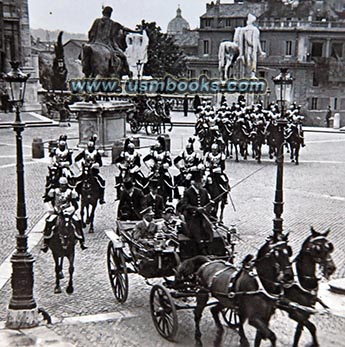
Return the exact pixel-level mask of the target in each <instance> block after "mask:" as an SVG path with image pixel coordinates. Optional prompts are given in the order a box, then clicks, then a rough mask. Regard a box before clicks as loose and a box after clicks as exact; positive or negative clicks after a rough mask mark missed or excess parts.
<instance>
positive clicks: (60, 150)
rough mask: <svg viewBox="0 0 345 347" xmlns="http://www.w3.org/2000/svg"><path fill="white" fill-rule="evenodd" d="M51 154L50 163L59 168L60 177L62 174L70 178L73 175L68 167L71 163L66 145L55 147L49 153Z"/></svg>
mask: <svg viewBox="0 0 345 347" xmlns="http://www.w3.org/2000/svg"><path fill="white" fill-rule="evenodd" d="M51 156H52V164H53V165H54V166H56V167H58V168H59V171H60V175H59V176H60V177H61V176H64V177H67V178H68V179H70V178H71V177H73V173H72V171H71V169H70V166H71V165H72V153H71V151H70V150H69V149H68V148H67V146H64V147H62V146H59V147H57V148H55V149H54V150H53V152H52V154H51Z"/></svg>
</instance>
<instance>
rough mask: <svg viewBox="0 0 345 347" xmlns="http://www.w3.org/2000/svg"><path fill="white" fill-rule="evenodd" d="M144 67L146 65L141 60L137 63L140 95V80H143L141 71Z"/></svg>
mask: <svg viewBox="0 0 345 347" xmlns="http://www.w3.org/2000/svg"><path fill="white" fill-rule="evenodd" d="M143 65H144V63H143V62H142V61H141V60H140V59H139V60H138V61H137V71H138V73H137V77H138V90H137V92H138V93H139V94H140V80H141V69H142V66H143Z"/></svg>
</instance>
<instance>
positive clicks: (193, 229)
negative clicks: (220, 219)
mask: <svg viewBox="0 0 345 347" xmlns="http://www.w3.org/2000/svg"><path fill="white" fill-rule="evenodd" d="M211 203H212V202H211V198H210V195H209V193H208V192H207V190H206V189H205V188H197V187H195V186H194V185H192V186H191V187H189V188H188V189H187V190H186V191H185V192H184V195H183V198H182V200H181V203H180V204H179V209H180V212H182V214H183V215H184V218H185V221H186V230H184V233H185V234H186V236H188V237H190V238H192V239H195V240H196V241H197V242H200V241H201V240H212V239H213V229H212V225H211V223H210V221H209V219H208V213H207V211H205V210H200V208H202V207H205V206H207V207H210V205H211Z"/></svg>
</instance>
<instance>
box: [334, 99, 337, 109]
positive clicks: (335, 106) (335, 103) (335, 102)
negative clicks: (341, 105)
mask: <svg viewBox="0 0 345 347" xmlns="http://www.w3.org/2000/svg"><path fill="white" fill-rule="evenodd" d="M334 109H335V110H337V109H338V98H334Z"/></svg>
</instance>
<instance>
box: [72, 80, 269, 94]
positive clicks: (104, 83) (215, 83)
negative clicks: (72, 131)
mask: <svg viewBox="0 0 345 347" xmlns="http://www.w3.org/2000/svg"><path fill="white" fill-rule="evenodd" d="M68 85H69V89H70V91H71V92H72V93H74V94H85V93H86V94H97V93H115V94H122V93H126V94H137V93H158V94H159V93H169V94H212V93H219V92H221V93H255V94H264V93H265V92H266V89H267V81H266V80H264V79H239V80H237V79H228V80H226V81H220V80H217V79H210V78H208V77H207V76H201V77H199V78H198V79H176V78H174V77H171V76H167V77H165V78H163V79H148V80H137V79H129V80H127V81H120V80H118V79H101V78H100V79H98V78H97V79H90V78H83V79H73V80H70V81H69V82H68Z"/></svg>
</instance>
